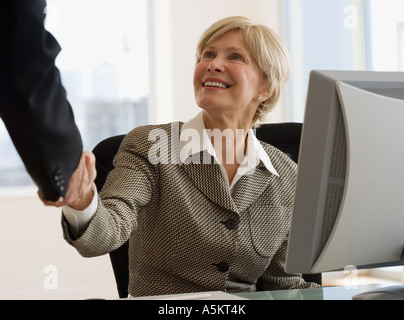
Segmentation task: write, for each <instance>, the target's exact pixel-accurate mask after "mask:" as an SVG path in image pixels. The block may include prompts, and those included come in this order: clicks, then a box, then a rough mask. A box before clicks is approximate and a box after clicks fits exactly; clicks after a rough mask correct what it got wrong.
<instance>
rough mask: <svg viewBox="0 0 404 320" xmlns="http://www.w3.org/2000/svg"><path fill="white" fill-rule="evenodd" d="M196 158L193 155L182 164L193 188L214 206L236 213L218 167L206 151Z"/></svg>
mask: <svg viewBox="0 0 404 320" xmlns="http://www.w3.org/2000/svg"><path fill="white" fill-rule="evenodd" d="M197 156H198V157H199V159H198V158H195V155H194V156H193V157H190V158H188V159H187V160H186V161H185V162H184V163H183V164H182V167H183V168H184V170H185V171H186V172H187V174H188V175H189V177H190V178H191V179H192V181H193V182H194V184H195V186H196V187H197V188H198V189H199V190H200V191H201V192H202V193H203V194H205V195H206V196H207V197H208V198H209V199H210V200H212V201H213V202H215V203H216V204H218V205H220V206H222V207H224V208H226V209H228V210H230V211H233V212H236V213H237V212H238V208H237V206H236V204H235V203H234V201H233V198H232V196H231V194H230V191H229V187H228V185H227V182H226V180H225V179H224V177H223V174H222V172H221V169H220V165H219V164H217V163H216V162H215V160H214V158H213V157H212V156H211V155H210V154H208V153H207V152H206V151H202V152H200V154H199V155H198V154H197Z"/></svg>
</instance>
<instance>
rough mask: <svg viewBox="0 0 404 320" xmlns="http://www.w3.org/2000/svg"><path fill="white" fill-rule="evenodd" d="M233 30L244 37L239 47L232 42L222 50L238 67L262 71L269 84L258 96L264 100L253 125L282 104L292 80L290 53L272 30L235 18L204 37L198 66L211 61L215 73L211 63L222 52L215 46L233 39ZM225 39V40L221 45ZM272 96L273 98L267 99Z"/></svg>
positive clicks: (224, 21)
mask: <svg viewBox="0 0 404 320" xmlns="http://www.w3.org/2000/svg"><path fill="white" fill-rule="evenodd" d="M230 31H232V32H231V34H233V33H234V31H235V32H236V33H237V31H240V32H241V34H238V35H237V37H238V38H239V39H237V41H238V46H233V45H232V44H231V41H228V42H229V43H230V45H229V46H228V47H227V48H223V47H222V50H226V52H225V54H227V57H226V59H227V60H228V61H229V62H232V63H234V64H248V65H249V66H250V67H252V66H254V67H255V68H258V71H259V72H260V73H261V75H262V77H263V79H264V81H265V82H266V86H265V88H263V89H262V90H260V91H262V92H261V95H257V97H256V98H257V99H258V100H259V97H261V101H259V102H260V103H259V106H260V107H259V108H258V109H257V112H256V113H255V115H254V119H253V123H255V122H256V121H258V120H262V119H263V117H264V116H265V114H267V113H268V112H269V111H270V110H271V109H272V108H273V107H274V106H275V105H276V104H277V102H278V101H279V98H280V94H281V92H282V90H283V88H284V86H285V85H286V82H287V81H288V79H289V73H290V65H289V60H290V59H289V53H288V52H287V49H286V47H285V46H284V45H283V43H282V41H281V40H280V38H279V37H278V35H277V34H276V33H275V32H273V31H272V30H271V29H270V28H268V27H266V26H261V25H254V24H253V23H252V22H251V21H250V20H249V19H247V18H245V17H231V18H227V19H222V20H220V21H218V22H217V23H215V24H213V25H212V26H211V27H210V28H209V29H207V30H206V31H205V32H204V33H203V34H202V36H201V38H200V40H199V43H198V46H197V53H196V61H197V64H200V63H203V62H205V63H206V62H208V64H209V65H210V66H211V67H212V68H213V70H211V71H214V69H215V65H211V63H212V62H215V58H216V55H217V52H216V53H215V50H216V51H217V50H218V48H215V45H214V43H215V42H216V40H217V39H219V38H221V37H223V38H226V37H229V32H230ZM223 40H224V39H221V41H220V43H221V42H222V41H223ZM263 44H264V45H263ZM222 46H223V44H222ZM209 62H210V63H209ZM203 66H204V67H205V65H203ZM197 68H198V65H197ZM218 70H220V69H218ZM195 74H196V71H195ZM220 80H221V81H223V79H219V81H213V82H221V81H220ZM194 88H195V79H194ZM268 94H269V96H266V95H268Z"/></svg>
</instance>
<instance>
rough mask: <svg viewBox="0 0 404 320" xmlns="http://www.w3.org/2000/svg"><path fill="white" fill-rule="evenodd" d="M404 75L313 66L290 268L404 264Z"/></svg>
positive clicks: (300, 270) (320, 269) (308, 270)
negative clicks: (314, 69)
mask: <svg viewBox="0 0 404 320" xmlns="http://www.w3.org/2000/svg"><path fill="white" fill-rule="evenodd" d="M403 248H404V73H403V72H370V71H312V72H311V74H310V80H309V88H308V94H307V103H306V110H305V118H304V121H303V131H302V139H301V146H300V154H299V162H298V174H297V182H296V193H295V201H294V208H293V215H292V222H291V230H290V236H289V246H288V254H287V263H286V271H287V272H290V273H296V272H297V273H320V272H327V271H335V270H343V269H344V268H345V267H347V266H355V267H357V268H358V269H359V268H364V267H366V268H369V267H376V266H388V265H397V264H404V261H403V259H404V256H403Z"/></svg>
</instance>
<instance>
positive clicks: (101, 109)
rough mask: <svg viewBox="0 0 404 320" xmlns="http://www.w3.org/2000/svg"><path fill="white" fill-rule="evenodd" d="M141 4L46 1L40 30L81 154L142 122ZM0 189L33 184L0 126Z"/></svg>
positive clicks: (144, 30)
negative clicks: (50, 43) (54, 44)
mask: <svg viewBox="0 0 404 320" xmlns="http://www.w3.org/2000/svg"><path fill="white" fill-rule="evenodd" d="M147 17H148V13H147V0H136V1H133V0H115V1H106V0H85V1H79V0H48V1H47V19H46V21H45V26H46V28H47V30H49V31H50V32H51V33H52V34H53V35H54V36H55V38H56V39H57V40H58V42H59V44H60V45H61V47H62V51H61V53H60V54H59V56H58V59H57V61H56V64H57V66H58V67H59V69H60V71H61V76H62V82H63V85H64V87H65V88H66V91H67V95H68V100H69V101H70V103H71V105H72V107H73V110H74V114H75V118H76V122H77V125H78V127H79V129H80V131H81V134H82V138H83V144H84V149H85V150H92V148H93V147H94V146H95V145H96V144H97V143H98V142H100V141H101V140H102V139H104V138H107V137H109V136H112V135H116V134H124V133H127V132H128V131H130V130H131V129H132V128H134V127H136V126H139V125H143V124H146V123H147V121H148V103H147V101H148V94H149V87H148V84H149V80H148V77H149V72H148V66H149V62H148V21H147ZM0 154H1V157H0V188H3V190H4V188H6V189H10V187H18V186H33V183H32V181H31V178H30V177H29V176H28V174H27V173H26V170H25V168H24V166H23V163H22V161H21V160H20V158H19V156H18V154H17V152H16V151H15V148H14V146H13V145H12V142H11V140H10V138H9V136H8V134H7V131H6V129H5V127H4V125H3V123H2V122H1V125H0Z"/></svg>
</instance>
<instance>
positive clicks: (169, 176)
mask: <svg viewBox="0 0 404 320" xmlns="http://www.w3.org/2000/svg"><path fill="white" fill-rule="evenodd" d="M173 125H174V124H167V125H159V126H144V127H139V128H136V129H134V130H132V131H131V132H130V133H129V134H128V135H127V136H126V137H125V139H124V141H123V142H122V144H121V147H120V149H119V151H118V153H117V155H116V157H115V159H114V165H115V169H114V170H112V171H111V173H110V175H109V176H108V178H107V181H106V183H105V185H104V188H103V190H102V191H101V192H100V195H99V199H98V209H97V212H96V214H95V216H94V217H93V218H92V220H91V222H90V224H89V225H88V227H87V229H86V230H85V232H84V233H83V234H82V235H81V236H80V237H79V238H77V239H74V238H73V237H72V236H71V234H70V232H69V226H68V223H67V221H65V220H63V222H62V225H63V230H64V237H65V239H66V240H67V241H68V242H69V243H70V244H72V245H73V246H74V247H75V248H76V249H77V250H78V251H79V253H80V254H81V255H83V256H85V257H92V256H99V255H103V254H106V253H109V252H110V251H112V250H114V249H116V248H118V247H119V246H121V245H122V244H123V243H125V242H126V241H127V240H128V239H129V265H130V266H129V288H128V291H129V294H130V295H132V296H142V295H143V296H144V295H157V294H171V293H185V292H198V291H212V290H221V291H226V292H243V291H244V292H245V291H255V290H257V288H258V287H259V288H260V289H261V290H277V289H292V288H307V287H314V286H317V285H315V284H312V283H306V282H304V280H303V279H302V278H301V275H296V274H295V275H289V274H286V273H285V271H284V267H285V257H286V247H287V237H288V231H289V227H290V220H291V207H292V200H293V192H294V183H295V175H296V165H295V163H294V162H293V161H292V160H290V159H289V158H288V157H287V156H286V155H285V154H283V153H282V152H281V151H279V150H277V149H276V148H274V147H272V146H270V145H268V144H266V143H262V145H263V147H264V149H265V150H266V151H267V153H268V155H269V157H270V159H271V161H272V163H273V165H274V167H275V169H276V171H277V172H278V173H279V176H276V175H274V174H272V173H270V172H269V171H268V170H267V169H266V168H265V166H264V165H263V164H262V163H260V164H259V165H258V166H257V168H256V169H255V170H253V171H252V173H251V174H246V175H244V176H243V177H242V178H241V179H240V180H239V181H238V183H237V185H236V187H235V190H234V193H233V195H231V194H230V192H229V187H228V185H227V182H226V181H225V179H224V177H223V175H222V173H221V171H220V167H219V165H218V164H217V163H214V162H213V161H211V163H210V164H206V163H205V162H206V159H208V158H210V157H211V156H210V155H208V154H207V153H205V152H201V153H200V159H201V160H204V162H203V164H201V163H199V164H198V163H197V162H198V161H188V162H185V163H183V164H179V163H177V162H176V161H171V160H172V159H171V160H170V161H169V162H168V163H163V162H161V161H160V163H157V164H152V163H151V162H150V150H151V149H152V148H153V147H155V146H156V142H155V141H150V138H149V134H150V132H152V130H156V129H158V130H161V129H162V130H165V131H166V133H167V138H168V141H170V146H169V149H170V150H176V149H177V151H178V139H177V138H175V137H174V138H173V132H175V130H174V131H173ZM181 126H182V123H177V129H178V130H180V128H181ZM174 127H175V126H174ZM167 151H168V150H167ZM174 154H176V151H174V152H171V156H173V155H174ZM177 154H178V153H177ZM193 160H195V158H194V159H193Z"/></svg>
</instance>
